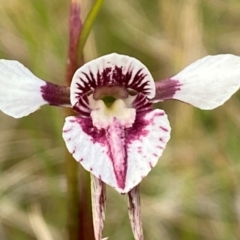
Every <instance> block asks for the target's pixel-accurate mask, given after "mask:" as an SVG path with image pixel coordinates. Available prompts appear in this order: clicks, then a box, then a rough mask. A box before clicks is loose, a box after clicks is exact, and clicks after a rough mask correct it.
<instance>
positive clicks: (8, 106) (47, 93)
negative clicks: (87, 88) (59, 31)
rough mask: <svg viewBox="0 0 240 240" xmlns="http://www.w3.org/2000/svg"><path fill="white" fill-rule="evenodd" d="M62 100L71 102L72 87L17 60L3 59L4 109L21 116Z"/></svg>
mask: <svg viewBox="0 0 240 240" xmlns="http://www.w3.org/2000/svg"><path fill="white" fill-rule="evenodd" d="M59 99H60V100H59ZM58 101H59V103H60V104H59V105H61V104H63V105H68V104H69V90H67V89H66V88H65V87H60V86H57V85H55V84H51V83H47V82H45V81H43V80H41V79H39V78H37V77H36V76H34V75H33V74H32V73H31V72H30V71H29V70H28V69H27V68H25V67H24V66H23V65H22V64H21V63H19V62H17V61H10V60H0V110H1V111H3V112H4V113H5V114H7V115H10V116H12V117H15V118H20V117H23V116H27V115H29V114H30V113H32V112H35V111H36V110H37V109H39V108H40V107H41V106H42V105H44V104H52V105H58Z"/></svg>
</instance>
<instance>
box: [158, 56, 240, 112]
mask: <svg viewBox="0 0 240 240" xmlns="http://www.w3.org/2000/svg"><path fill="white" fill-rule="evenodd" d="M239 87H240V57H238V56H234V55H231V54H222V55H216V56H207V57H204V58H202V59H199V60H198V61H196V62H194V63H192V64H190V65H189V66H187V67H186V68H185V69H183V70H182V71H181V72H179V73H178V74H177V75H175V76H173V77H171V78H169V79H165V80H163V81H158V82H156V96H155V98H154V99H153V101H154V102H158V101H163V100H166V99H176V100H180V101H183V102H186V103H189V104H191V105H193V106H195V107H198V108H201V109H206V110H208V109H213V108H216V107H218V106H220V105H222V104H223V103H224V102H226V101H227V100H228V99H229V98H230V97H231V96H232V95H233V94H234V93H235V92H236V91H237V90H238V89H239Z"/></svg>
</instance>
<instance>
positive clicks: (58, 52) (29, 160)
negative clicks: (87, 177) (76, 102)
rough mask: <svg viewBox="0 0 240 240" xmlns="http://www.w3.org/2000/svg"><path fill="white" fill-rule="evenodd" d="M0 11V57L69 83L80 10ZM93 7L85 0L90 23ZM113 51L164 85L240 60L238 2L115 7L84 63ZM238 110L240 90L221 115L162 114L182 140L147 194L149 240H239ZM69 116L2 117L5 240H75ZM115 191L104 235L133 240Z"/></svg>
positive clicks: (15, 3) (1, 234) (106, 11)
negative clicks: (208, 61) (65, 136)
mask: <svg viewBox="0 0 240 240" xmlns="http://www.w3.org/2000/svg"><path fill="white" fill-rule="evenodd" d="M0 1H1V4H0V58H5V59H16V60H18V61H20V62H22V63H23V64H24V65H25V66H27V67H28V68H29V69H31V71H32V72H33V73H34V74H36V75H37V76H39V77H40V78H42V79H46V80H49V81H52V82H56V83H63V82H64V77H65V67H66V56H67V43H68V22H69V19H68V17H69V3H70V1H67V0H51V1H49V0H8V1H4V0H0ZM90 6H91V1H83V6H82V12H83V15H82V18H83V19H84V17H85V15H86V13H87V11H88V9H89V8H90ZM111 52H118V53H122V54H127V55H130V56H133V57H136V58H138V59H139V60H141V61H142V62H143V63H145V65H146V66H147V67H148V68H149V69H150V71H151V72H152V74H153V76H154V78H155V79H156V80H159V79H163V78H165V77H168V76H171V75H173V74H175V73H177V72H178V71H180V70H181V69H182V68H183V67H185V66H186V65H188V64H189V63H191V62H193V61H195V60H196V59H198V58H200V57H202V56H205V55H207V54H219V53H233V54H236V55H240V1H239V0H228V1H222V0H168V1H166V0H151V1H149V0H121V1H112V0H106V1H105V4H104V6H103V8H102V10H101V12H100V14H99V16H98V18H97V20H96V22H95V24H94V28H93V31H92V33H91V36H90V38H89V40H88V42H87V46H86V48H85V57H86V60H90V59H93V58H95V57H98V56H100V55H103V54H107V53H111ZM0 87H1V86H0ZM239 106H240V92H238V93H237V94H235V95H234V96H233V97H232V98H231V100H230V101H228V102H227V103H226V104H224V106H221V107H219V108H218V109H216V110H213V111H201V110H199V109H195V108H194V107H192V106H189V105H187V104H184V103H180V102H176V101H167V102H164V103H161V104H159V107H160V108H163V109H164V110H165V111H166V112H167V113H168V115H169V119H170V122H171V126H172V138H171V140H170V142H169V144H168V146H167V148H166V150H165V152H164V154H163V156H162V157H161V159H160V161H159V163H158V165H157V167H156V168H154V170H153V171H152V172H151V173H150V174H149V176H148V177H147V178H146V179H144V180H143V182H142V184H141V195H142V215H143V216H142V217H143V225H144V232H145V238H146V240H161V239H163V240H198V239H199V240H200V239H204V240H237V239H240V228H239V226H240V147H239V146H240V108H239ZM63 116H64V113H63V110H62V109H60V108H50V107H43V108H42V109H41V110H40V111H38V112H37V113H35V114H32V115H30V116H29V117H26V118H23V119H20V120H15V119H12V118H10V117H8V116H5V115H4V114H2V113H0V239H1V240H64V239H66V230H65V224H66V182H65V171H64V151H65V145H64V142H63V140H62V138H61V129H62V126H63V122H64V118H63ZM107 190H108V199H107V215H106V216H107V218H106V225H105V230H104V232H105V234H104V235H105V236H110V239H113V240H122V239H124V240H132V239H133V237H132V233H131V229H130V225H129V221H128V216H127V203H126V199H125V196H122V195H119V194H118V193H117V192H115V191H114V190H112V189H110V188H108V189H107Z"/></svg>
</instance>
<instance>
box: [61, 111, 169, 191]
mask: <svg viewBox="0 0 240 240" xmlns="http://www.w3.org/2000/svg"><path fill="white" fill-rule="evenodd" d="M63 138H64V140H65V142H66V146H67V148H68V150H69V152H70V153H72V154H73V157H74V158H75V159H76V160H77V161H79V162H80V163H81V164H82V166H83V167H84V168H85V169H86V170H88V171H90V172H91V173H92V174H94V175H95V176H96V177H98V178H99V179H101V180H102V181H103V182H105V183H107V184H109V185H110V186H112V187H114V188H115V189H116V190H117V191H118V192H120V193H127V192H129V191H130V190H131V189H132V188H133V187H135V186H136V185H137V184H138V183H139V182H141V180H142V179H143V178H144V177H145V176H146V175H147V174H148V173H149V172H150V170H151V169H152V168H153V167H154V166H155V165H156V163H157V161H158V159H159V157H160V156H161V155H162V152H163V150H164V148H165V147H166V144H167V142H168V140H169V138H170V125H169V122H168V119H167V116H166V114H165V113H164V111H162V110H154V111H151V112H144V113H139V114H138V115H137V118H136V121H135V123H134V124H133V126H132V127H131V128H124V127H123V126H121V125H120V124H119V122H118V121H115V122H114V123H113V124H112V125H111V126H110V127H109V128H107V129H100V130H98V129H97V128H96V127H94V126H93V124H92V120H91V118H87V117H86V118H83V117H68V118H66V122H65V125H64V128H63Z"/></svg>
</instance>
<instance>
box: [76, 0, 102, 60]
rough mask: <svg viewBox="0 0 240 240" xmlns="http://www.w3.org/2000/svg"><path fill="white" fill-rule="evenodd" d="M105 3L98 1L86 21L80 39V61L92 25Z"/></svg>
mask: <svg viewBox="0 0 240 240" xmlns="http://www.w3.org/2000/svg"><path fill="white" fill-rule="evenodd" d="M103 2H104V0H96V1H95V3H94V5H93V7H92V8H91V10H90V12H89V13H88V15H87V17H86V19H85V21H84V24H83V28H82V32H81V36H80V39H79V47H78V53H79V57H80V59H81V58H82V56H83V49H84V46H85V44H86V41H87V38H88V35H89V33H90V31H91V29H92V25H93V23H94V21H95V19H96V17H97V14H98V12H99V10H100V8H101V6H102V4H103Z"/></svg>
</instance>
